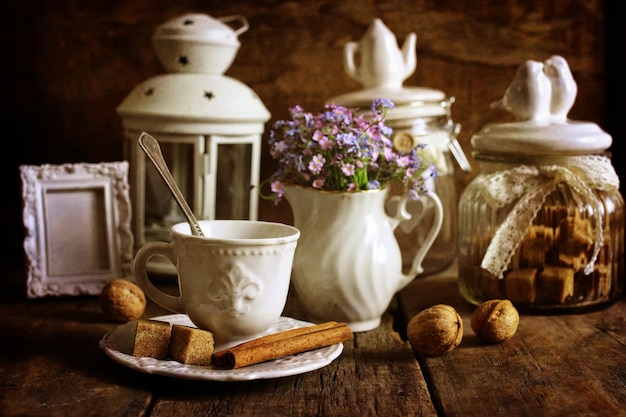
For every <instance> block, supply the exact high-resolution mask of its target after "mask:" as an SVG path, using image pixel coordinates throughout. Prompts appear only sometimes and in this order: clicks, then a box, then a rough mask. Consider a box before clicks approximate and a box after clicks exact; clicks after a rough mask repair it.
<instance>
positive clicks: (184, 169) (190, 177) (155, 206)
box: [144, 143, 195, 241]
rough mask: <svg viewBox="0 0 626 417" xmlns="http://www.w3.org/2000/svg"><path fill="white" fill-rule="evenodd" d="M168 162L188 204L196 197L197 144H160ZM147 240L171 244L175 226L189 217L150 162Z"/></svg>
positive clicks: (146, 186) (147, 170)
mask: <svg viewBox="0 0 626 417" xmlns="http://www.w3.org/2000/svg"><path fill="white" fill-rule="evenodd" d="M160 146H161V152H162V153H163V157H164V158H165V162H166V163H167V166H168V167H169V169H170V171H171V172H172V176H173V177H174V180H175V181H176V184H177V185H178V187H179V188H180V190H181V192H182V193H183V195H184V196H185V199H186V200H187V201H188V202H190V203H191V202H193V201H195V198H194V173H193V165H194V164H193V161H194V155H195V154H194V144H186V143H182V144H181V143H177V144H172V143H160ZM145 166H146V183H145V225H144V226H145V240H146V241H155V240H160V241H169V240H170V228H171V227H172V225H174V224H176V223H180V222H184V221H186V220H185V217H184V215H183V213H182V211H181V210H180V207H178V204H177V203H176V200H174V198H172V194H171V192H170V190H169V188H167V185H165V182H164V181H163V178H161V175H160V174H159V173H158V171H157V170H156V168H155V167H154V165H152V163H150V162H149V161H147V163H146V165H145Z"/></svg>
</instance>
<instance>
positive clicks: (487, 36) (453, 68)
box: [0, 0, 626, 267]
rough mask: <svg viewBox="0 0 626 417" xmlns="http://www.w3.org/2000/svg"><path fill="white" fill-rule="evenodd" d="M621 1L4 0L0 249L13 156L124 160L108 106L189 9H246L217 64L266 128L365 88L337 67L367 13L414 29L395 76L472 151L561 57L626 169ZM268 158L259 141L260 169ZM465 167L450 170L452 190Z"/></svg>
mask: <svg viewBox="0 0 626 417" xmlns="http://www.w3.org/2000/svg"><path fill="white" fill-rule="evenodd" d="M618 6H619V2H615V1H613V2H611V1H608V0H607V1H601V0H590V1H582V0H580V1H571V0H568V1H561V0H552V1H545V0H536V1H528V0H509V1H504V2H503V1H501V0H484V1H477V0H467V1H464V0H431V1H427V0H424V1H404V0H386V1H374V0H364V1H353V0H350V1H345V0H319V1H307V2H304V1H302V2H296V1H278V0H275V1H272V0H242V1H237V2H226V1H212V0H203V1H193V0H179V1H175V2H174V1H158V0H103V1H88V0H42V1H32V0H4V1H3V3H2V6H0V7H1V11H2V19H3V21H4V22H3V23H2V25H1V28H0V30H1V31H2V34H3V36H2V39H3V40H4V48H3V51H2V55H3V56H2V64H1V65H2V69H3V74H4V77H3V80H4V83H3V84H4V85H3V92H4V94H2V99H3V101H4V106H3V109H4V110H2V113H3V116H4V117H3V120H4V124H3V127H4V134H3V135H2V140H3V143H2V145H3V149H2V181H3V183H2V185H3V187H2V192H3V196H2V204H1V205H0V207H1V210H2V211H1V212H0V214H1V218H2V219H3V223H4V225H5V227H4V230H3V236H4V239H5V242H4V243H5V244H4V247H5V248H7V247H8V249H4V250H3V257H5V260H6V264H7V265H17V266H18V267H19V266H21V265H23V262H24V260H23V250H22V240H23V225H22V218H21V201H22V198H21V184H20V179H19V165H22V164H34V165H39V164H44V163H50V164H60V163H75V162H102V161H119V160H122V159H123V158H124V156H123V153H122V128H121V122H120V119H119V118H118V116H117V113H116V111H115V109H116V107H117V106H118V105H119V104H120V103H121V102H122V100H123V99H124V98H125V97H126V95H127V94H128V93H129V92H130V91H131V89H132V88H133V87H134V86H135V85H137V84H138V83H140V82H141V81H143V80H145V79H147V78H150V77H152V76H154V75H157V74H161V73H163V72H164V70H163V69H162V68H161V66H160V64H159V62H158V61H157V58H156V55H155V53H154V50H153V48H152V44H151V40H150V39H151V36H152V34H153V32H154V30H155V29H156V27H157V26H158V25H160V24H162V23H164V22H165V21H167V20H169V19H171V18H173V17H177V16H179V15H182V14H185V13H190V12H194V13H206V14H209V15H211V16H213V17H222V16H228V15H232V14H242V15H244V16H245V17H246V18H247V19H248V21H249V23H250V29H249V30H248V31H247V32H245V33H243V34H242V35H240V37H239V40H240V41H241V48H240V50H239V52H238V55H237V57H236V59H235V61H234V63H233V65H232V66H231V68H230V69H229V70H228V71H227V72H226V75H229V76H231V77H233V78H236V79H238V80H240V81H242V82H243V83H245V84H246V85H248V86H249V87H250V88H252V89H253V90H254V91H255V92H256V93H257V94H258V95H259V96H260V98H261V100H262V101H263V103H264V104H265V106H266V107H267V108H268V109H269V111H270V113H271V114H272V118H271V119H270V121H269V122H268V124H267V125H266V133H267V131H268V129H269V125H270V124H271V123H273V122H274V121H276V120H278V119H282V118H284V117H286V115H287V109H288V108H289V107H291V106H293V105H295V104H300V105H302V106H304V107H305V108H306V109H307V110H311V111H316V110H318V109H319V108H320V107H321V106H322V105H323V103H324V102H325V101H326V100H327V99H329V98H331V97H334V96H337V95H340V94H343V93H347V92H350V91H355V90H358V89H360V88H361V86H360V85H359V84H357V83H356V82H354V81H352V80H351V79H350V78H349V77H348V76H347V75H346V74H345V71H344V69H343V60H342V59H343V45H344V44H345V43H346V42H349V41H357V40H360V39H361V37H362V36H363V35H364V33H365V31H366V30H367V27H368V26H369V24H370V23H371V21H372V20H373V19H374V18H376V17H379V18H381V19H382V20H383V22H384V23H385V24H386V25H387V26H388V27H389V29H391V31H392V32H394V34H395V35H396V36H397V38H398V41H399V43H400V44H402V43H403V42H404V39H405V37H406V36H407V35H408V34H409V33H410V32H415V33H416V34H417V70H416V71H415V73H414V74H413V75H412V76H411V77H410V78H409V79H408V80H407V81H405V83H404V85H405V86H425V87H432V88H436V89H439V90H443V91H444V92H446V93H447V94H448V95H450V96H454V97H455V98H456V102H455V104H454V105H453V107H452V115H453V119H454V120H455V121H456V122H458V123H460V124H461V125H462V131H461V135H460V137H459V139H460V141H461V144H462V146H463V148H464V149H465V152H466V153H467V154H469V153H470V152H471V145H470V142H469V140H470V137H471V135H472V134H473V133H475V132H476V131H477V130H478V129H479V128H480V127H481V126H483V125H484V124H485V123H491V122H494V121H499V120H501V119H503V118H504V117H506V115H503V114H501V113H496V112H494V111H492V110H490V109H489V104H490V103H491V102H492V101H495V100H497V99H499V98H500V97H501V96H502V94H503V93H504V91H505V89H506V88H507V86H508V85H509V83H510V81H511V80H512V78H513V76H514V74H515V71H516V69H517V67H518V66H519V65H520V64H521V63H522V62H523V61H525V60H528V59H535V60H540V61H543V60H545V59H546V58H548V57H549V56H550V55H552V54H559V55H562V56H564V57H565V58H566V59H567V60H568V63H569V65H570V67H571V69H572V72H573V73H574V77H575V79H576V81H577V83H578V88H579V93H578V98H577V101H576V103H575V105H574V107H573V109H572V110H571V111H570V114H569V117H570V118H572V119H578V120H587V121H592V122H595V123H597V124H598V125H600V126H601V127H602V128H603V129H604V130H606V131H607V132H609V133H610V134H611V135H612V136H613V143H614V145H613V149H612V150H613V151H614V156H613V161H614V165H615V166H616V168H617V170H618V172H619V174H620V177H621V178H622V180H623V178H624V168H623V165H624V161H623V158H622V155H621V154H620V153H618V152H617V151H616V150H615V149H616V147H617V146H618V145H619V144H620V143H623V141H624V137H625V135H626V134H625V132H624V120H623V119H624V115H623V113H624V105H623V100H624V98H625V97H626V93H625V92H624V74H625V73H626V68H625V65H624V54H625V53H626V51H625V50H624V42H625V39H626V36H625V35H626V31H625V29H624V27H625V26H626V23H625V22H626V20H625V19H624V14H623V13H622V12H621V10H620V11H618V10H617V9H618ZM620 9H621V8H620ZM265 137H266V136H265ZM472 163H473V161H472ZM273 169H274V166H273V162H272V161H270V160H269V155H268V153H267V148H266V146H265V145H264V148H263V161H262V171H263V172H262V177H265V176H267V175H269V173H271V171H273ZM474 173H475V172H474ZM472 175H473V174H471V175H465V176H460V177H459V178H458V180H459V184H460V190H459V191H461V189H462V186H463V185H464V184H466V183H467V182H468V181H469V180H470V179H471V177H472ZM621 188H622V193H623V185H622V186H621ZM259 217H260V218H261V219H272V220H281V221H285V222H290V221H291V213H290V210H289V208H288V206H283V207H281V208H275V207H274V206H273V205H271V204H265V203H262V204H261V207H260V214H259Z"/></svg>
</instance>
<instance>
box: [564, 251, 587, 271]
mask: <svg viewBox="0 0 626 417" xmlns="http://www.w3.org/2000/svg"><path fill="white" fill-rule="evenodd" d="M588 262H589V258H588V257H587V253H586V252H581V253H578V254H576V255H568V254H567V253H559V263H560V264H562V265H564V266H568V267H570V268H572V269H573V270H574V272H578V271H580V270H581V269H584V268H585V266H586V265H587V263H588Z"/></svg>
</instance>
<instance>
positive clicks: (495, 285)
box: [476, 268, 501, 298]
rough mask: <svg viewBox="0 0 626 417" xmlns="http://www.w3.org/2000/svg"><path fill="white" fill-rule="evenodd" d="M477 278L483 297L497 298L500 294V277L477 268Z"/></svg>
mask: <svg viewBox="0 0 626 417" xmlns="http://www.w3.org/2000/svg"><path fill="white" fill-rule="evenodd" d="M476 273H477V279H478V281H479V283H480V288H481V289H482V294H483V297H485V298H499V297H500V296H501V294H500V282H501V280H500V278H498V277H497V276H495V275H493V274H491V273H490V272H488V271H486V270H484V269H482V268H477V271H476Z"/></svg>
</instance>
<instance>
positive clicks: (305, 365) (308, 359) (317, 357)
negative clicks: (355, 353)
mask: <svg viewBox="0 0 626 417" xmlns="http://www.w3.org/2000/svg"><path fill="white" fill-rule="evenodd" d="M152 319H154V320H161V321H167V322H169V323H172V324H182V325H185V326H193V327H195V326H194V325H193V324H192V323H191V321H190V320H189V318H188V317H187V316H186V315H184V314H172V315H167V316H159V317H153V318H152ZM311 325H313V323H309V322H306V321H301V320H296V319H293V318H290V317H281V318H280V319H279V320H278V322H277V323H276V324H275V325H273V326H272V327H271V328H270V329H268V330H267V331H266V332H265V333H264V334H272V333H277V332H280V331H284V330H289V329H295V328H298V327H305V326H311ZM134 338H135V323H133V322H130V323H126V324H123V325H121V326H119V327H116V328H115V329H113V330H111V331H110V332H108V333H107V334H105V335H104V337H103V338H102V340H100V347H101V348H102V349H104V352H105V353H106V354H107V356H109V357H110V358H111V359H113V360H114V361H116V362H118V363H120V364H122V365H125V366H127V367H129V368H131V369H135V370H137V371H141V372H145V373H149V374H155V375H164V376H171V377H175V378H182V379H200V380H209V381H249V380H253V379H267V378H279V377H285V376H290V375H297V374H302V373H305V372H309V371H313V370H315V369H319V368H323V367H324V366H326V365H328V364H329V363H331V362H332V361H333V360H334V359H335V358H337V357H338V356H339V355H340V354H341V352H342V351H343V343H337V344H335V345H331V346H327V347H323V348H320V349H315V350H311V351H308V352H302V353H299V354H297V355H290V356H285V357H283V358H279V359H275V360H273V361H268V362H263V363H259V364H256V365H250V366H246V367H243V368H238V369H216V368H213V367H211V366H198V365H186V364H183V363H180V362H176V361H172V360H159V359H154V358H140V357H137V356H133V355H132V354H131V353H132V349H133V343H134Z"/></svg>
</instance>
